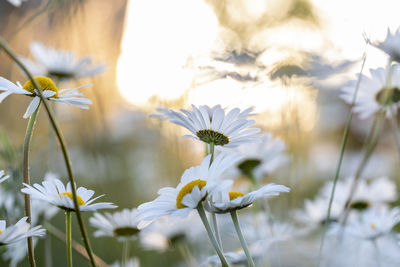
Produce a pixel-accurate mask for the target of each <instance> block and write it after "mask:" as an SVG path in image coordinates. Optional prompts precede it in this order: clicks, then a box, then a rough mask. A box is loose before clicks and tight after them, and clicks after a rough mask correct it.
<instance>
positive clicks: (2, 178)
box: [0, 170, 10, 184]
mask: <svg viewBox="0 0 400 267" xmlns="http://www.w3.org/2000/svg"><path fill="white" fill-rule="evenodd" d="M8 178H10V175H5V173H4V171H3V170H0V184H1V183H2V182H4V181H5V180H7V179H8Z"/></svg>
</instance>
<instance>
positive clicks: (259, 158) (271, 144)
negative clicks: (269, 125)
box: [221, 133, 289, 179]
mask: <svg viewBox="0 0 400 267" xmlns="http://www.w3.org/2000/svg"><path fill="white" fill-rule="evenodd" d="M285 149H286V145H285V143H284V142H283V141H282V140H281V139H280V138H275V137H274V136H273V135H272V134H270V133H267V134H262V135H260V142H257V143H252V144H246V145H241V146H239V147H237V148H236V151H237V152H239V153H240V154H241V155H242V156H243V160H242V161H240V162H239V163H238V164H237V166H236V167H237V168H236V169H234V171H233V172H232V174H231V175H232V176H238V175H240V174H243V175H247V176H249V177H254V178H256V179H261V178H263V177H264V176H265V175H268V174H270V173H271V172H273V171H275V170H276V169H277V168H279V167H280V166H281V165H283V164H285V163H287V162H288V161H289V157H288V156H287V155H286V154H285ZM224 150H225V149H223V148H221V151H224Z"/></svg>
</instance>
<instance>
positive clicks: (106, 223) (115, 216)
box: [90, 209, 140, 240]
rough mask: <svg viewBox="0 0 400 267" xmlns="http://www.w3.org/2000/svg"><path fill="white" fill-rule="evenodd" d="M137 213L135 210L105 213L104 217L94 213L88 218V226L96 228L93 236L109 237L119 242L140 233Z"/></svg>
mask: <svg viewBox="0 0 400 267" xmlns="http://www.w3.org/2000/svg"><path fill="white" fill-rule="evenodd" d="M137 213H138V212H137V209H132V210H129V209H123V210H122V211H117V212H114V213H108V212H106V213H105V214H104V215H102V214H100V213H95V214H94V215H93V217H92V218H90V224H91V225H92V226H93V227H95V228H97V231H96V232H94V236H95V237H100V236H111V237H116V238H119V239H121V240H122V239H123V240H125V239H129V238H133V237H135V236H136V235H137V234H138V233H139V231H140V230H139V221H138V218H137Z"/></svg>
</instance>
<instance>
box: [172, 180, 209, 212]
mask: <svg viewBox="0 0 400 267" xmlns="http://www.w3.org/2000/svg"><path fill="white" fill-rule="evenodd" d="M206 183H207V182H206V181H204V180H200V179H197V180H194V181H191V182H190V183H188V184H187V185H185V186H184V187H182V189H181V191H179V193H178V196H177V197H176V207H177V208H178V209H184V208H186V206H185V205H183V204H182V199H183V198H184V197H185V196H186V195H187V194H189V193H191V192H192V190H193V188H194V187H195V186H198V187H199V189H200V190H201V189H202V188H203V187H204V186H205V185H206Z"/></svg>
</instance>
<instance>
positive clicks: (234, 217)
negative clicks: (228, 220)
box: [231, 210, 256, 267]
mask: <svg viewBox="0 0 400 267" xmlns="http://www.w3.org/2000/svg"><path fill="white" fill-rule="evenodd" d="M231 217H232V221H233V225H235V229H236V233H237V235H238V237H239V240H240V244H241V245H242V248H243V250H244V253H245V254H246V257H247V263H248V264H249V266H250V267H255V266H256V265H255V264H254V261H253V258H252V257H251V255H250V250H249V247H248V246H247V243H246V240H245V239H244V236H243V233H242V229H241V228H240V224H239V219H238V216H237V212H236V210H232V211H231Z"/></svg>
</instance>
